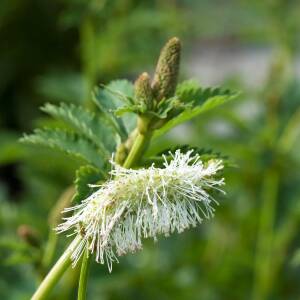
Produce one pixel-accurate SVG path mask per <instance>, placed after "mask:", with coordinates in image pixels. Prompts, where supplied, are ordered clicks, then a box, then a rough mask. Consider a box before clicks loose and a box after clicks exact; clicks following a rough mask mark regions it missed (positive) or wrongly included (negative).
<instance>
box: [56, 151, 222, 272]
mask: <svg viewBox="0 0 300 300" xmlns="http://www.w3.org/2000/svg"><path fill="white" fill-rule="evenodd" d="M192 152H193V151H189V152H187V153H185V154H183V153H181V152H180V151H179V150H177V151H176V152H175V154H174V155H172V160H171V162H168V161H167V160H166V158H165V157H164V160H165V162H164V168H156V167H155V166H154V165H152V166H151V167H150V168H147V169H138V170H133V169H125V168H123V167H121V166H119V165H114V169H113V170H112V171H111V175H112V177H113V178H112V179H111V180H109V181H108V182H106V183H104V184H102V185H100V186H99V189H98V190H97V191H96V192H95V193H93V194H92V195H91V196H90V197H88V198H87V199H85V200H83V201H82V202H81V204H79V205H76V206H74V207H71V208H68V209H65V212H70V211H73V212H74V214H73V216H71V217H68V218H65V222H64V223H62V224H60V225H59V226H58V228H57V231H58V232H64V231H68V230H70V229H72V230H73V233H72V234H78V233H79V234H80V235H81V237H82V238H81V242H80V244H79V245H78V246H77V247H76V248H75V249H74V250H73V253H72V256H71V258H72V260H73V265H75V264H76V263H77V262H78V260H79V258H80V257H81V255H82V253H83V252H84V250H85V249H86V248H88V250H89V251H90V252H91V253H93V252H95V253H96V261H97V262H100V263H102V264H103V263H105V261H106V262H107V265H108V268H109V270H110V271H111V268H112V262H114V261H118V259H117V256H121V255H124V254H126V253H128V252H135V251H137V250H140V249H141V248H142V239H143V238H149V237H150V238H154V239H156V237H157V235H159V234H163V235H165V236H168V235H169V234H170V233H173V232H174V231H177V232H182V231H184V230H185V229H187V228H189V227H190V226H193V227H194V226H196V225H197V224H198V223H201V222H202V220H203V219H205V218H206V219H209V218H210V217H212V216H213V215H214V208H213V204H217V202H216V201H215V200H214V199H213V198H212V197H211V195H210V194H209V191H210V190H213V189H217V190H219V191H221V192H223V191H222V190H221V189H220V186H222V185H224V179H223V178H222V179H216V178H214V176H215V175H216V174H217V172H218V171H219V170H220V169H222V168H223V164H222V161H221V160H211V161H209V162H207V163H205V164H203V163H202V161H201V160H200V157H199V155H197V154H196V155H193V154H192Z"/></svg>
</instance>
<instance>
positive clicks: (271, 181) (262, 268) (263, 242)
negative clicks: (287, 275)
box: [253, 169, 279, 300]
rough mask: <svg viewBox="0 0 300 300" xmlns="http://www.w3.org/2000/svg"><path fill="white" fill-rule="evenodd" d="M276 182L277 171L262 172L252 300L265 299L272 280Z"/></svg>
mask: <svg viewBox="0 0 300 300" xmlns="http://www.w3.org/2000/svg"><path fill="white" fill-rule="evenodd" d="M278 183H279V174H278V171H277V170H274V169H269V170H267V171H266V172H265V174H264V182H263V186H262V206H261V211H260V216H259V228H258V237H257V249H256V261H255V276H254V294H253V299H254V300H263V299H267V296H268V294H269V291H270V283H271V282H272V280H271V278H272V262H273V259H272V254H273V244H274V235H275V233H274V222H275V217H276V204H277V194H278Z"/></svg>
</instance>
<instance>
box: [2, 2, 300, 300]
mask: <svg viewBox="0 0 300 300" xmlns="http://www.w3.org/2000/svg"><path fill="white" fill-rule="evenodd" d="M299 6H300V3H299V1H296V0H295V1H292V0H289V1H286V0H282V1H279V0H269V1H260V0H255V1H243V0H232V1H208V0H203V1H192V0H184V1H171V0H170V1H138V0H125V1H121V0H113V1H111V0H110V1H105V0H97V1H96V0H94V1H83V0H76V1H64V0H56V1H45V0H44V1H36V0H28V1H22V0H10V1H8V0H2V1H1V3H0V40H1V46H0V70H1V74H0V98H1V111H0V126H1V132H0V225H1V226H0V236H1V237H0V254H1V262H0V264H1V266H0V298H1V299H2V298H3V299H16V300H18V299H28V298H29V297H30V295H31V294H32V292H33V291H34V289H35V287H36V285H37V283H38V281H39V280H40V279H41V277H43V276H44V274H45V273H46V272H47V270H48V269H49V266H50V265H51V264H52V263H53V262H54V260H55V258H56V257H58V256H59V254H60V253H61V250H62V249H63V247H64V246H65V243H66V241H64V240H63V239H60V238H58V239H57V237H56V236H55V235H54V234H53V233H51V231H50V233H49V228H51V227H53V225H54V223H56V222H58V220H59V219H60V215H59V213H58V211H60V210H61V208H62V207H64V206H65V205H68V203H70V201H71V200H70V197H71V196H70V195H73V191H71V192H70V190H69V189H68V188H67V187H68V186H70V185H71V184H72V182H73V181H74V178H75V170H77V169H78V168H79V167H80V166H81V165H82V163H81V162H80V161H79V160H77V159H74V158H71V157H69V156H66V155H64V154H63V153H56V152H54V151H51V150H47V149H46V148H45V149H40V148H35V147H28V146H24V145H22V144H20V143H18V142H17V139H18V137H19V136H21V133H22V132H24V131H28V130H30V129H32V128H33V127H35V126H36V125H39V126H40V127H49V128H53V127H55V128H58V129H59V130H65V129H66V125H64V123H63V122H62V120H63V121H64V122H65V123H68V126H69V127H68V128H69V129H70V128H71V129H72V128H74V127H75V128H76V130H78V129H80V130H82V131H83V134H84V135H85V138H86V139H87V140H89V139H90V138H91V137H92V135H94V134H97V130H98V129H99V130H101V129H100V128H101V126H102V125H103V124H98V123H97V120H95V119H94V117H93V116H90V115H85V117H86V118H87V120H89V121H90V122H91V128H89V129H88V130H87V129H86V128H80V124H77V123H76V122H75V123H74V120H75V119H76V115H77V114H80V113H81V112H79V111H77V110H76V109H75V108H74V106H73V105H78V104H80V105H82V106H85V107H88V108H89V110H90V111H93V110H95V109H96V105H97V103H95V102H92V101H89V100H90V99H91V96H90V95H91V93H90V92H91V90H92V88H93V87H94V86H95V85H97V84H99V83H100V82H101V83H107V82H108V81H110V80H111V79H113V78H114V79H115V78H122V77H127V78H128V79H132V78H133V76H135V75H136V74H137V72H139V71H141V70H142V71H143V70H146V69H147V70H148V65H149V63H153V60H154V58H155V57H156V56H157V54H158V51H159V49H160V46H161V45H162V43H163V41H164V40H165V39H166V38H167V37H169V36H172V35H180V36H183V37H184V38H185V40H186V42H185V45H188V46H189V47H190V48H191V47H192V46H193V42H194V41H199V40H201V41H202V43H203V44H205V43H206V42H208V43H209V42H210V41H216V40H217V41H221V42H224V43H227V44H228V43H230V42H235V43H241V44H242V45H243V46H244V47H246V46H253V45H258V44H260V45H262V44H263V45H269V46H271V47H273V48H272V49H273V52H274V57H273V64H272V67H271V68H270V72H269V79H268V81H267V82H265V83H264V82H262V83H261V85H260V86H259V87H257V89H255V90H253V89H249V87H248V86H247V85H244V84H243V83H241V82H240V81H237V82H232V81H230V80H228V82H227V84H228V86H232V87H234V88H236V89H238V90H243V91H244V92H243V95H242V96H241V100H239V101H237V102H236V103H232V104H231V105H229V106H228V105H227V106H226V107H224V108H222V109H218V110H215V111H214V112H213V113H212V114H211V115H208V116H207V115H200V116H199V118H198V119H196V120H195V121H193V122H192V123H189V125H188V126H185V127H183V128H181V130H182V131H175V132H174V134H170V135H169V136H168V138H167V139H166V138H164V139H163V140H162V139H160V138H159V137H158V138H157V142H156V145H155V146H154V147H153V149H150V151H149V156H151V155H152V154H154V153H157V152H159V151H160V150H161V149H164V148H165V147H166V146H169V147H170V145H176V144H177V143H178V142H181V141H182V140H184V142H185V143H186V142H190V143H191V144H192V145H193V146H198V147H199V148H202V147H209V148H210V147H212V148H214V149H217V150H219V151H221V152H222V153H225V154H226V155H228V156H229V157H230V160H231V161H234V163H235V164H236V165H237V166H238V167H237V168H231V169H228V172H227V173H228V174H226V177H227V198H226V200H224V201H223V202H222V203H221V205H220V208H219V210H218V213H217V215H216V218H215V219H214V220H213V221H212V222H210V223H209V224H206V225H203V226H200V227H199V228H196V229H193V230H191V231H190V232H187V233H185V234H182V235H174V236H172V237H171V238H168V239H165V240H160V241H159V242H158V243H156V244H153V243H152V242H149V243H146V246H145V248H144V250H143V251H142V252H140V253H138V254H135V255H130V256H128V257H124V258H122V259H121V263H120V264H119V265H117V266H116V267H115V268H114V271H113V273H112V274H110V275H109V274H108V272H107V270H106V269H105V268H103V267H102V266H99V265H93V266H92V270H91V274H90V277H91V278H90V279H91V280H90V283H89V284H90V287H89V295H88V297H89V299H132V298H134V299H208V300H210V299H212V300H213V299H291V300H292V299H297V298H298V297H299V295H300V288H299V278H300V272H299V250H298V249H299V247H300V243H299V238H298V233H299V225H300V224H299V221H300V220H299V217H300V208H299V201H300V190H299V186H300V185H299V178H300V176H299V175H300V174H299V158H300V157H299V152H300V144H299V134H298V133H299V122H300V113H299V109H300V89H299V86H300V79H299V78H297V76H296V74H295V73H294V72H293V71H292V69H293V66H294V65H295V64H296V57H297V50H298V46H299V35H298V33H299V30H300V8H299ZM183 68H185V66H183ZM258 68H259V66H258ZM149 71H151V69H150V70H149ZM251 76H255V75H253V74H249V77H251ZM197 80H200V81H201V78H199V79H198V78H197ZM46 102H50V103H54V104H58V102H64V104H61V106H59V107H60V108H54V107H53V106H52V104H51V105H45V106H44V111H46V112H47V113H49V114H50V115H55V116H59V117H60V119H62V120H53V119H50V118H48V117H47V116H46V114H44V113H43V112H41V111H39V110H38V107H39V106H40V105H42V104H44V103H46ZM91 103H94V104H91ZM65 107H73V109H72V112H73V113H72V114H71V115H68V116H66V115H64V108H65ZM73 116H75V118H73ZM208 118H209V119H210V121H209V122H208V121H207V120H208ZM126 125H128V124H126ZM180 132H184V133H185V136H184V137H181V136H180ZM72 138H74V137H72ZM45 139H47V140H48V142H49V136H47V133H45ZM50 140H51V139H50ZM73 141H74V140H73ZM77 146H78V147H79V146H82V144H80V143H79V144H77ZM98 146H99V145H98ZM98 146H97V147H98ZM97 151H98V150H97ZM93 157H94V156H93ZM99 159H100V158H99V157H98V156H97V155H96V156H95V161H94V162H95V163H97V164H98V163H99V161H98V160H99ZM97 164H96V165H97ZM78 172H82V173H84V174H85V175H86V176H87V178H88V179H89V180H91V182H92V183H93V182H94V180H95V181H96V180H98V179H99V177H100V176H101V175H99V174H98V173H97V169H95V168H94V167H92V166H91V167H89V169H82V168H80V169H79V171H78ZM89 176H90V177H89ZM77 177H80V176H78V174H77ZM83 185H84V183H83V184H82V185H81V186H83ZM78 186H80V183H78ZM66 189H67V190H66ZM64 191H65V193H63V192H64ZM86 192H87V191H84V190H80V193H83V194H84V193H86ZM56 202H58V203H56ZM47 218H49V220H48V222H47ZM54 220H55V221H54ZM22 224H26V226H27V227H25V229H26V230H25V229H24V227H20V226H21V225H22ZM32 241H38V242H32ZM74 285H75V286H76V278H74V275H73V276H72V275H71V274H67V275H66V276H65V278H64V279H63V282H62V283H61V287H64V288H63V289H62V288H58V289H57V290H56V293H55V294H54V295H53V297H52V298H53V299H74V297H75V296H74V295H73V294H72V293H71V292H70V291H72V289H73V286H74Z"/></svg>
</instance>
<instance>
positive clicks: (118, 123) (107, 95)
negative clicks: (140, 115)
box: [94, 80, 136, 140]
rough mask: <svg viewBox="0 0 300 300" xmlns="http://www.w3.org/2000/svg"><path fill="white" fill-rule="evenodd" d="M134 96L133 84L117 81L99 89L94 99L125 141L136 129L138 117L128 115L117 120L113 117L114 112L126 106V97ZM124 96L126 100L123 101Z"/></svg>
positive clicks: (131, 114) (126, 81)
mask: <svg viewBox="0 0 300 300" xmlns="http://www.w3.org/2000/svg"><path fill="white" fill-rule="evenodd" d="M133 95H134V87H133V84H132V83H131V82H129V81H128V80H115V81H112V82H111V83H110V84H108V85H107V86H106V88H102V89H98V90H97V91H96V93H95V97H94V102H95V103H96V104H97V106H98V107H99V108H100V110H101V111H102V112H103V113H105V115H106V116H107V118H108V119H109V121H110V122H111V124H112V125H113V126H114V127H115V129H116V130H118V132H119V133H120V135H121V137H122V139H123V140H124V139H126V138H127V136H128V134H129V133H130V132H131V131H132V130H133V129H134V128H135V126H136V115H135V114H133V113H126V114H124V115H122V117H120V118H117V117H116V116H114V115H113V112H114V111H115V110H116V109H118V108H120V107H122V106H124V99H125V98H126V97H127V98H132V97H133ZM122 96H123V97H125V98H124V99H122ZM127 104H128V103H127Z"/></svg>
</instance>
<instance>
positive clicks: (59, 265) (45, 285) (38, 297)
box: [31, 236, 81, 300]
mask: <svg viewBox="0 0 300 300" xmlns="http://www.w3.org/2000/svg"><path fill="white" fill-rule="evenodd" d="M80 240H81V238H80V237H79V236H78V237H76V238H75V239H74V240H73V242H72V243H71V244H70V246H69V247H68V248H67V249H66V251H65V252H64V253H63V255H62V256H61V257H60V258H59V260H58V261H57V262H56V264H55V265H54V266H53V267H52V269H51V270H50V272H49V273H48V275H47V276H46V277H45V279H44V280H43V281H42V283H41V284H40V286H39V287H38V289H37V290H36V292H35V293H34V295H33V296H32V298H31V300H43V299H46V298H47V296H48V295H49V293H50V292H51V290H52V288H53V287H54V286H55V285H56V283H57V282H58V280H59V279H60V277H61V276H62V275H63V274H64V272H65V271H66V269H67V268H68V267H69V266H70V265H71V262H72V261H71V258H70V256H71V253H72V250H73V249H74V248H75V247H76V246H77V245H78V244H79V242H80Z"/></svg>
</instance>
